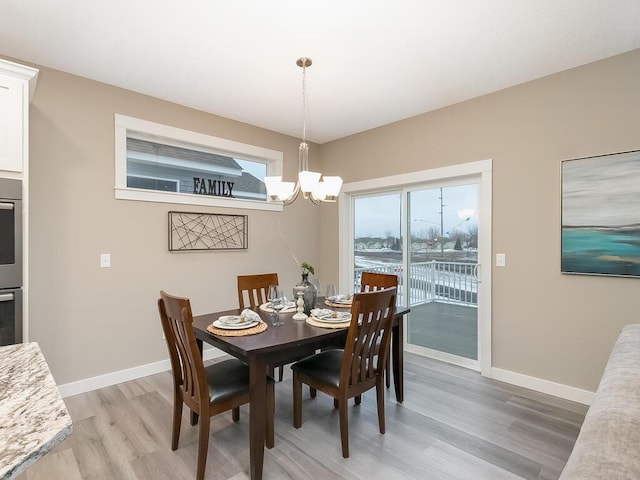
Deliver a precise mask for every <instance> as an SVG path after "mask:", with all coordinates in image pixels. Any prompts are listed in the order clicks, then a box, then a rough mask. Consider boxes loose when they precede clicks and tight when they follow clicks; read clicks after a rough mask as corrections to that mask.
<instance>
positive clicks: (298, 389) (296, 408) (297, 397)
mask: <svg viewBox="0 0 640 480" xmlns="http://www.w3.org/2000/svg"><path fill="white" fill-rule="evenodd" d="M293 426H294V427H295V428H300V427H301V426H302V382H301V381H300V378H299V377H298V373H297V372H295V371H294V372H293Z"/></svg>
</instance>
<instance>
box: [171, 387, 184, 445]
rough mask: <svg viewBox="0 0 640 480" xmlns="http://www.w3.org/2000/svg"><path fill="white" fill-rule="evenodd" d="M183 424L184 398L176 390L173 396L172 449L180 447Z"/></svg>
mask: <svg viewBox="0 0 640 480" xmlns="http://www.w3.org/2000/svg"><path fill="white" fill-rule="evenodd" d="M181 425H182V398H180V396H179V395H178V393H177V392H175V395H174V396H173V429H172V430H171V450H177V449H178V441H179V440H180V426H181Z"/></svg>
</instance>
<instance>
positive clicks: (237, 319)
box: [218, 315, 255, 325]
mask: <svg viewBox="0 0 640 480" xmlns="http://www.w3.org/2000/svg"><path fill="white" fill-rule="evenodd" d="M218 321H219V322H220V323H224V324H225V325H244V324H246V323H251V322H252V321H255V320H248V319H246V318H242V315H222V316H221V317H218Z"/></svg>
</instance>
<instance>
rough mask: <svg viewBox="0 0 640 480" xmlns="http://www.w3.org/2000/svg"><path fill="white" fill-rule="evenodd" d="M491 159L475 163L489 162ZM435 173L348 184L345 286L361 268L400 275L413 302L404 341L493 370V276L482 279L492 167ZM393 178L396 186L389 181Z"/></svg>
mask: <svg viewBox="0 0 640 480" xmlns="http://www.w3.org/2000/svg"><path fill="white" fill-rule="evenodd" d="M486 162H488V163H483V162H477V163H478V165H474V167H476V166H479V167H485V166H487V165H488V166H489V167H490V161H486ZM456 172H457V170H456ZM429 176H430V172H419V174H416V175H415V176H413V175H411V176H409V175H407V176H398V178H397V179H394V178H390V179H380V180H377V181H372V182H360V184H352V185H346V186H345V193H344V195H343V199H344V200H345V203H343V204H342V205H341V214H340V216H341V227H340V230H341V238H342V240H341V270H342V271H343V272H344V274H345V275H344V276H342V277H341V278H342V279H343V280H344V282H345V283H343V282H342V281H341V287H342V288H343V289H344V290H350V291H358V290H359V289H360V277H361V275H362V272H363V271H375V272H381V273H387V274H392V275H397V276H398V285H399V287H398V300H399V303H401V304H402V305H406V306H409V307H410V308H411V313H410V314H409V315H408V316H407V317H406V318H405V349H406V350H409V351H413V352H415V353H420V354H424V355H427V356H431V357H434V358H437V359H441V360H445V361H447V362H450V363H455V364H459V365H463V366H467V367H470V368H474V369H478V370H482V372H483V374H485V375H489V374H490V367H491V353H490V345H491V343H490V342H491V340H490V332H491V327H490V278H487V279H485V281H482V279H481V278H480V277H481V275H480V274H481V273H482V269H481V268H480V266H481V263H482V262H483V261H484V262H485V264H486V265H487V267H489V260H490V258H491V252H490V205H491V195H490V185H491V183H490V168H489V170H488V174H486V175H485V172H484V171H483V168H480V169H479V171H478V172H477V173H476V174H475V175H470V174H464V175H451V176H442V178H436V179H430V178H429ZM420 177H423V178H424V179H425V180H424V181H419V182H418V181H415V180H416V179H420ZM394 180H395V181H396V182H395V185H396V187H397V188H396V189H390V188H388V187H389V186H390V185H385V182H386V183H390V182H391V183H393V181H394ZM412 180H413V181H412ZM402 182H406V184H404V185H403V184H402ZM376 185H380V187H379V188H375V186H376ZM483 206H484V208H485V209H486V210H487V213H486V214H485V215H486V217H485V218H483ZM347 222H348V224H347ZM486 230H488V231H486ZM345 232H348V233H345ZM483 232H484V233H483ZM347 248H348V251H345V249H347ZM344 267H346V271H345V268H344ZM486 271H487V274H488V275H489V276H490V269H489V268H487V269H486ZM486 289H489V291H488V292H485V293H484V295H483V290H486ZM481 304H483V305H484V308H480V305H481Z"/></svg>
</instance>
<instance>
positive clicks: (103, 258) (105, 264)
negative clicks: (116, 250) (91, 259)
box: [100, 253, 111, 268]
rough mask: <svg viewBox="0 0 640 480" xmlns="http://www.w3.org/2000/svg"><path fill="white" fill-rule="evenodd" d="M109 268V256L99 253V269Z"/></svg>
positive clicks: (108, 254)
mask: <svg viewBox="0 0 640 480" xmlns="http://www.w3.org/2000/svg"><path fill="white" fill-rule="evenodd" d="M110 266H111V254H110V253H101V254H100V268H109V267H110Z"/></svg>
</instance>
